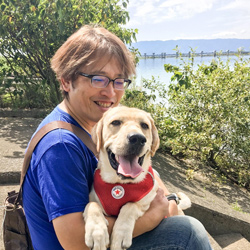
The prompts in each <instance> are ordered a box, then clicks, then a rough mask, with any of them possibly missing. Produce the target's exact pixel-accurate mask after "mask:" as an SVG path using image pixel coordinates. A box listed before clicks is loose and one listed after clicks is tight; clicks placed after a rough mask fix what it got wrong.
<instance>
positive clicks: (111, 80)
mask: <svg viewBox="0 0 250 250" xmlns="http://www.w3.org/2000/svg"><path fill="white" fill-rule="evenodd" d="M76 74H78V75H80V76H84V77H87V78H89V79H91V85H92V86H93V87H94V88H98V89H103V88H106V87H107V86H108V85H109V83H110V82H113V87H114V89H117V90H125V89H127V88H128V86H129V85H130V84H131V82H132V81H131V80H130V79H127V78H121V77H117V78H115V79H110V78H109V77H108V76H104V75H89V74H85V73H83V72H80V71H78V72H76ZM95 76H102V77H105V78H107V79H108V83H107V84H106V85H105V86H104V87H97V86H94V85H93V82H92V81H93V77H95ZM117 79H123V80H124V83H125V82H126V83H127V85H126V87H124V88H123V89H118V88H115V80H117Z"/></svg>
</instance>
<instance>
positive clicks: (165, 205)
mask: <svg viewBox="0 0 250 250" xmlns="http://www.w3.org/2000/svg"><path fill="white" fill-rule="evenodd" d="M169 204H170V202H169V201H168V199H167V198H166V196H165V193H164V190H163V189H162V188H158V190H157V193H156V196H155V198H154V200H153V201H152V202H151V204H150V208H149V209H153V210H155V212H156V214H158V216H159V217H162V219H163V218H165V217H166V216H167V217H169V216H170V212H169Z"/></svg>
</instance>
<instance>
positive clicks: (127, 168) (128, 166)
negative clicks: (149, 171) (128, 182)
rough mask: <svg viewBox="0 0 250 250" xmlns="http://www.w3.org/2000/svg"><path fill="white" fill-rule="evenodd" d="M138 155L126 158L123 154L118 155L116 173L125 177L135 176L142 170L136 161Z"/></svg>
mask: <svg viewBox="0 0 250 250" xmlns="http://www.w3.org/2000/svg"><path fill="white" fill-rule="evenodd" d="M138 160H139V157H137V156H136V157H133V158H128V157H124V156H119V158H118V161H119V167H118V173H119V174H122V175H124V176H126V177H131V178H133V179H134V178H136V177H137V176H138V175H140V173H141V172H143V169H142V167H141V166H140V165H139V163H138Z"/></svg>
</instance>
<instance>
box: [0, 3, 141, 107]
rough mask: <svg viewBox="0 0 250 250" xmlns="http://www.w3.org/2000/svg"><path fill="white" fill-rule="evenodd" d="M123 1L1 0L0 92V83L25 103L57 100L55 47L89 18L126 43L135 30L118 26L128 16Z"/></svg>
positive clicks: (49, 103) (32, 104)
mask: <svg viewBox="0 0 250 250" xmlns="http://www.w3.org/2000/svg"><path fill="white" fill-rule="evenodd" d="M127 3H128V0H123V1H122V2H120V1H119V0H52V1H51V0H2V3H1V4H0V8H1V16H0V54H1V55H2V57H4V62H3V61H2V60H0V67H1V66H2V69H4V70H2V72H0V80H1V81H0V87H2V92H3V89H4V90H5V93H6V92H8V94H9V95H10V96H11V97H13V98H16V99H20V98H22V100H23V101H25V100H26V102H27V105H28V106H30V107H43V106H45V107H46V106H53V105H54V104H55V103H58V102H59V101H60V100H61V94H60V91H59V84H58V82H57V81H56V78H55V75H54V73H53V71H52V70H51V68H50V59H51V57H52V56H53V55H54V53H55V51H56V50H57V49H58V48H59V47H60V45H61V44H62V43H63V42H64V41H65V40H66V39H67V38H68V37H69V36H70V35H71V34H72V33H73V32H74V31H76V30H77V29H78V28H80V27H81V26H82V25H84V24H89V23H96V24H101V25H102V26H103V27H105V28H107V29H109V30H110V31H111V32H113V33H115V34H117V35H118V36H119V37H120V38H121V39H122V40H123V41H124V42H125V43H127V44H130V43H131V42H132V38H133V39H135V35H136V32H137V30H132V29H125V28H123V27H122V25H124V24H126V22H127V20H129V14H128V12H127V11H126V10H125V9H126V7H127ZM1 62H2V64H1ZM3 64H5V67H3ZM6 65H7V67H6ZM18 83H22V84H18ZM10 90H11V91H10ZM17 97H18V98H17ZM38 97H39V98H38Z"/></svg>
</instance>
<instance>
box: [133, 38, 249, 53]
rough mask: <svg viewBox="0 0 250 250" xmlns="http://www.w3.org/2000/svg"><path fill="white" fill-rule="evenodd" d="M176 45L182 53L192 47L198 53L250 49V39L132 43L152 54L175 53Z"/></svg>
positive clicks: (142, 50)
mask: <svg viewBox="0 0 250 250" xmlns="http://www.w3.org/2000/svg"><path fill="white" fill-rule="evenodd" d="M176 46H178V50H179V52H181V53H188V52H189V51H191V49H193V50H195V51H196V52H197V53H199V52H201V51H203V52H213V51H218V52H219V51H222V52H226V51H228V50H229V51H235V52H236V51H238V50H239V49H241V50H243V51H250V39H237V38H227V39H223V38H218V39H179V40H166V41H160V40H155V41H140V42H136V43H132V47H134V48H136V49H138V50H139V52H140V53H141V54H142V55H143V54H145V53H146V54H148V55H151V54H153V53H155V54H161V53H167V54H175V53H176V50H175V48H176Z"/></svg>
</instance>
